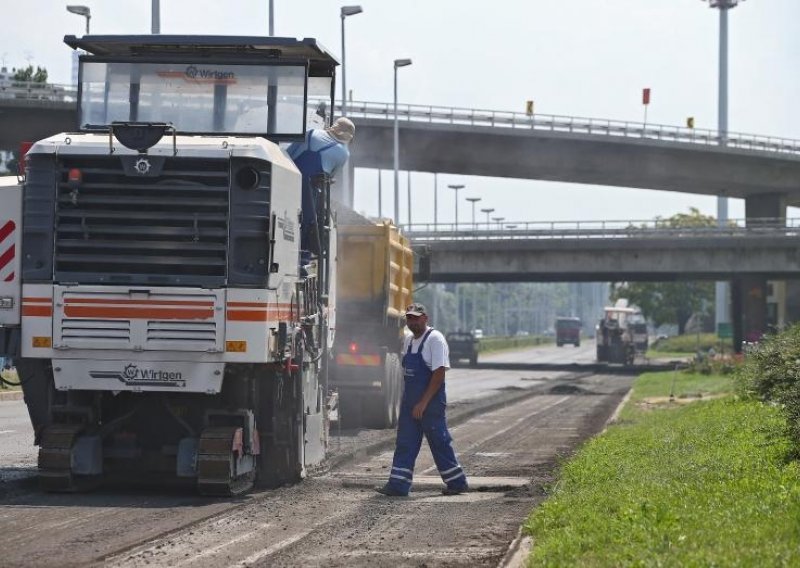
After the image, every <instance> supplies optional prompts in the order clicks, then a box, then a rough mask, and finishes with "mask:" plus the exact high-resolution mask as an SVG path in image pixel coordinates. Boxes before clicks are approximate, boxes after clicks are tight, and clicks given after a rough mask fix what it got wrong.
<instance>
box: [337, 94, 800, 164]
mask: <svg viewBox="0 0 800 568" xmlns="http://www.w3.org/2000/svg"><path fill="white" fill-rule="evenodd" d="M338 109H339V106H337V110H338ZM347 114H348V116H351V117H354V118H356V117H362V118H377V119H385V120H394V106H393V104H391V103H375V102H360V101H351V102H348V103H347ZM397 117H398V120H402V121H404V122H429V123H432V124H456V125H467V126H492V127H497V128H511V129H518V130H537V131H538V130H544V131H550V132H562V133H575V134H590V135H597V136H609V137H618V138H637V139H650V140H659V141H664V142H680V143H689V144H699V145H705V146H719V145H720V136H719V133H718V132H717V131H715V130H708V129H704V128H687V127H681V126H669V125H664V124H649V123H648V124H645V123H639V122H629V121H624V120H608V119H600V118H582V117H576V116H563V115H555V114H539V113H536V114H532V115H528V114H525V113H519V112H509V111H496V110H478V109H468V108H458V107H440V106H425V105H408V104H404V105H398V106H397ZM723 142H724V145H726V146H728V147H731V148H738V149H744V150H760V151H766V152H783V153H790V154H800V140H793V139H790V138H778V137H774V136H761V135H759V134H743V133H738V132H729V133H728V134H727V136H725V139H724V140H723Z"/></svg>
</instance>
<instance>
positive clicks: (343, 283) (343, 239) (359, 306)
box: [329, 209, 413, 428]
mask: <svg viewBox="0 0 800 568" xmlns="http://www.w3.org/2000/svg"><path fill="white" fill-rule="evenodd" d="M337 224H338V246H337V257H338V263H339V264H338V271H337V281H336V338H335V341H334V347H333V350H334V352H333V361H332V365H331V368H330V375H329V385H330V387H332V388H334V389H336V390H337V391H338V393H339V407H340V409H341V412H340V416H341V417H342V418H341V419H342V421H343V424H344V425H345V426H353V427H355V426H363V427H367V428H391V427H393V426H394V425H395V424H396V423H397V415H398V412H399V408H400V395H401V394H402V388H403V384H402V381H403V373H402V367H401V365H400V353H399V352H400V348H401V340H402V337H403V329H404V325H405V307H406V306H407V305H408V304H409V303H410V302H411V292H412V274H413V264H412V263H413V254H412V252H411V247H410V244H409V241H408V239H407V238H405V237H404V236H402V235H401V234H400V233H399V232H398V230H397V228H396V227H394V226H393V225H391V224H390V223H388V222H380V223H376V222H374V221H371V220H369V219H366V218H365V217H361V216H360V215H357V214H355V213H353V212H352V211H346V210H345V211H343V210H341V209H340V210H339V211H338V217H337Z"/></svg>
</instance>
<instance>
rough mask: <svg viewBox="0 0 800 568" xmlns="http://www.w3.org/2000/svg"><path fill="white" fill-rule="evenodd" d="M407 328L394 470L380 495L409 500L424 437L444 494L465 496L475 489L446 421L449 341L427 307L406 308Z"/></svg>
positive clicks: (419, 305)
mask: <svg viewBox="0 0 800 568" xmlns="http://www.w3.org/2000/svg"><path fill="white" fill-rule="evenodd" d="M406 325H407V326H408V329H409V330H410V331H411V335H408V336H406V338H405V341H404V342H403V375H404V381H403V382H404V387H403V398H402V400H401V402H400V417H399V419H398V424H397V442H396V446H395V451H394V459H393V460H392V470H391V472H390V474H389V481H388V482H387V483H386V485H384V486H382V487H376V488H375V490H376V491H377V492H378V493H381V494H383V495H388V496H390V497H406V496H408V493H409V491H410V490H411V482H412V480H413V477H414V463H415V462H416V461H417V455H418V454H419V450H420V447H421V446H422V436H423V434H424V435H425V438H426V439H427V440H428V445H429V446H430V448H431V453H432V454H433V461H434V462H435V463H436V468H437V469H438V470H439V475H441V476H442V481H444V483H445V484H446V487H445V488H444V489H443V490H442V493H443V494H444V495H459V494H461V493H465V492H466V491H467V490H468V489H469V487H468V484H467V477H466V475H465V474H464V470H463V469H462V467H461V465H460V464H459V463H458V459H457V458H456V454H455V451H453V445H452V441H453V439H452V438H451V437H450V432H449V431H448V430H447V420H446V419H445V407H446V397H445V388H444V376H445V372H446V371H447V370H448V369H449V368H450V360H449V354H448V347H447V341H446V340H445V338H444V336H443V335H442V334H441V333H440V332H438V331H436V330H435V329H433V328H431V327H429V326H428V314H427V310H426V309H425V306H424V305H422V304H419V303H414V304H411V305H410V306H408V308H406Z"/></svg>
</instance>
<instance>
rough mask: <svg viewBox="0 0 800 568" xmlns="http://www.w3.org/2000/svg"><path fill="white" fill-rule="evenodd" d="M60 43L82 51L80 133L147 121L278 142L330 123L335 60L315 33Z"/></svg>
mask: <svg viewBox="0 0 800 568" xmlns="http://www.w3.org/2000/svg"><path fill="white" fill-rule="evenodd" d="M64 42H65V43H66V44H67V45H69V46H70V47H72V48H73V49H81V50H83V51H85V52H86V53H85V54H84V55H81V57H80V71H79V82H78V117H79V130H81V131H86V132H96V131H108V129H109V127H111V126H112V125H113V124H114V123H123V124H129V123H136V124H141V123H147V124H153V125H165V126H166V127H171V128H170V129H174V130H173V131H174V132H175V133H179V134H189V135H206V136H209V135H211V136H213V135H220V136H223V135H224V136H237V135H238V136H260V137H264V138H267V139H269V140H272V141H273V142H282V141H293V140H299V139H302V137H303V136H304V134H305V132H306V130H307V129H309V128H312V127H320V126H325V125H327V124H329V122H330V114H331V112H330V111H331V109H333V101H334V88H335V85H334V74H335V68H336V66H337V65H338V61H337V60H336V59H335V58H334V57H333V56H332V55H331V54H330V53H329V52H328V51H327V50H326V49H325V48H324V47H322V46H321V45H319V44H318V43H317V41H316V40H314V39H310V38H305V39H294V38H276V37H238V36H203V37H196V36H181V35H157V36H156V35H145V36H102V35H98V36H84V37H81V38H76V37H75V36H66V37H65V38H64Z"/></svg>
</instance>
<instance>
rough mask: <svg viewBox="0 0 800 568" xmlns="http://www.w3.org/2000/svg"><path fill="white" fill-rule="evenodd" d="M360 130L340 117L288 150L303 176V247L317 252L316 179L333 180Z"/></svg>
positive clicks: (308, 134) (301, 236) (301, 235)
mask: <svg viewBox="0 0 800 568" xmlns="http://www.w3.org/2000/svg"><path fill="white" fill-rule="evenodd" d="M355 132H356V127H355V125H354V124H353V122H352V121H351V120H350V119H348V118H344V117H342V118H337V119H336V121H335V122H334V123H333V124H332V125H331V126H329V127H327V128H325V129H320V128H314V129H311V130H309V131H308V132H306V136H305V138H304V140H303V141H302V142H293V143H292V144H291V145H290V146H289V147H288V148H287V149H286V151H287V152H288V153H289V157H290V158H292V160H294V163H295V165H296V166H297V169H299V170H300V174H301V175H302V192H303V193H302V212H303V220H302V223H301V226H300V248H301V249H302V250H304V251H312V250H313V251H315V252H316V253H317V254H319V251H318V250H317V248H318V247H317V242H316V240H317V235H316V234H315V232H314V229H315V228H316V226H317V201H318V199H319V195H320V189H319V187H318V186H317V183H316V180H315V178H317V177H318V176H321V175H327V176H329V177H333V176H334V174H335V173H337V172H338V171H339V169H340V168H341V167H342V166H344V164H345V163H346V162H347V159H348V158H349V157H350V151H349V150H348V149H347V145H348V144H349V143H350V141H351V140H352V139H353V136H354V135H355Z"/></svg>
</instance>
